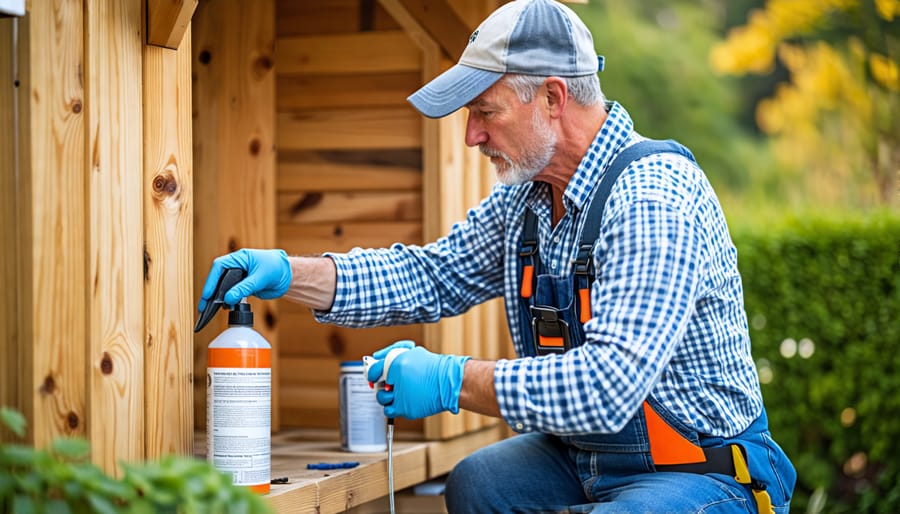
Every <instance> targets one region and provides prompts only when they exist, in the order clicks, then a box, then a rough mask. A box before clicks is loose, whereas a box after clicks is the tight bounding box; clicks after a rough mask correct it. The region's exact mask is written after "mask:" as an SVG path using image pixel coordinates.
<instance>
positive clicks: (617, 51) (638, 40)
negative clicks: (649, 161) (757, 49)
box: [570, 0, 773, 196]
mask: <svg viewBox="0 0 900 514" xmlns="http://www.w3.org/2000/svg"><path fill="white" fill-rule="evenodd" d="M570 6H571V7H572V9H574V10H575V11H577V12H578V14H579V15H580V16H581V17H582V19H583V20H584V21H585V23H586V24H587V25H588V27H589V28H590V29H591V32H592V33H593V34H594V44H595V45H596V47H597V51H598V53H599V54H601V55H603V56H604V58H605V59H606V69H605V71H603V72H602V73H600V81H601V84H602V86H603V92H604V93H605V94H606V96H607V97H608V98H610V99H612V100H617V101H619V102H620V103H622V105H623V106H624V107H625V108H626V109H628V111H629V113H630V114H631V116H632V118H633V119H634V122H635V128H636V130H638V131H639V132H640V133H642V134H643V135H645V136H648V137H653V138H660V139H667V138H673V139H677V140H678V141H680V142H681V143H683V144H685V145H687V146H688V147H689V148H690V149H691V150H692V151H693V152H694V155H695V156H696V157H697V160H698V161H699V162H700V164H701V165H702V166H703V169H704V171H705V172H706V173H707V175H708V176H709V178H710V181H711V182H712V183H713V185H715V186H716V188H717V189H718V190H719V191H720V192H722V193H723V194H725V195H726V196H729V195H730V194H732V193H733V194H737V193H742V192H745V191H746V190H747V189H748V187H750V186H751V184H752V182H753V181H754V180H757V179H760V178H761V177H764V176H765V175H766V174H768V175H772V172H771V169H772V168H773V163H772V161H771V158H770V154H769V152H768V151H767V149H766V147H765V145H764V144H762V142H761V141H759V139H758V138H757V137H756V135H755V134H754V129H753V128H752V127H747V126H745V125H742V124H741V120H740V118H739V112H740V111H741V109H742V108H743V106H742V104H741V102H742V101H743V99H742V97H741V90H740V89H739V88H738V87H737V86H738V82H739V79H736V78H732V77H723V76H720V75H718V74H716V73H715V72H714V71H713V70H712V69H711V68H710V67H709V62H708V58H707V56H708V54H709V51H710V49H711V48H712V47H713V45H715V44H716V43H717V42H718V41H719V40H720V38H721V30H722V25H723V23H724V16H725V10H724V3H723V0H704V1H702V2H697V1H696V0H682V1H677V2H666V3H663V2H657V1H655V0H642V1H632V2H603V1H592V2H589V3H588V4H583V5H578V4H570Z"/></svg>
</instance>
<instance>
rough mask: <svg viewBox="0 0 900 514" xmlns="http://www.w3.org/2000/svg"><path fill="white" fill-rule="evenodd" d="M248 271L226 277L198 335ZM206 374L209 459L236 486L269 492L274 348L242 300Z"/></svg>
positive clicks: (236, 271)
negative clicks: (256, 326) (254, 321)
mask: <svg viewBox="0 0 900 514" xmlns="http://www.w3.org/2000/svg"><path fill="white" fill-rule="evenodd" d="M245 276H246V272H245V271H244V270H242V269H239V268H228V269H225V270H224V271H223V272H222V276H221V277H220V278H219V283H218V285H216V290H215V292H214V293H213V298H212V299H211V300H210V301H209V302H208V303H207V304H206V308H205V309H204V311H203V314H202V315H201V316H200V319H198V320H197V326H195V327H194V332H199V331H200V330H201V329H203V327H205V326H206V324H207V323H209V321H210V320H211V319H212V318H213V317H214V316H215V314H216V312H217V311H218V310H219V307H222V306H223V305H224V306H225V308H226V309H227V308H228V305H226V304H225V301H224V297H225V292H226V291H228V290H229V289H231V288H232V287H234V286H235V285H236V284H237V283H238V282H240V281H241V280H243V279H244V277H245ZM207 355H208V359H207V371H206V373H207V375H206V455H207V459H208V460H209V462H210V463H212V465H213V466H214V467H215V468H216V469H218V470H219V471H222V472H225V473H230V474H231V475H232V481H233V482H234V483H235V484H236V485H242V486H246V487H249V488H250V489H251V490H253V491H255V492H258V493H268V492H269V487H270V486H269V484H270V478H269V474H270V470H271V448H272V444H271V443H272V432H271V427H272V347H271V346H270V345H269V343H268V341H266V339H265V338H264V337H263V336H262V335H260V334H259V332H257V331H255V330H253V312H251V311H250V304H248V303H244V302H243V301H242V302H241V303H239V304H237V305H235V306H234V308H233V309H232V310H231V312H229V313H228V328H227V329H226V330H225V331H223V332H222V333H221V334H219V335H218V337H216V338H215V339H213V341H212V342H211V343H210V344H209V348H208V354H207Z"/></svg>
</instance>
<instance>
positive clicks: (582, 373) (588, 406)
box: [315, 103, 762, 437]
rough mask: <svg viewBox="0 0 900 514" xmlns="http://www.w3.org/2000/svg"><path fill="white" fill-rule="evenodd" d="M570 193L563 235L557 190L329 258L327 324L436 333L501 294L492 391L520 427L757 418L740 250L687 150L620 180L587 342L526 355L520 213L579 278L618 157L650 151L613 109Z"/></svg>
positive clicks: (501, 191) (555, 260)
mask: <svg viewBox="0 0 900 514" xmlns="http://www.w3.org/2000/svg"><path fill="white" fill-rule="evenodd" d="M608 109H609V116H608V118H607V120H606V122H605V123H604V124H603V126H602V127H601V129H600V131H599V132H598V133H597V135H596V137H595V139H594V141H593V143H592V144H591V146H590V148H589V149H588V151H587V153H586V154H585V156H584V157H583V159H582V161H581V163H580V164H579V166H578V169H576V170H575V174H574V175H573V177H572V179H571V180H570V181H569V185H568V187H567V188H566V190H565V192H564V198H563V204H564V206H565V211H566V212H565V215H564V216H563V217H562V219H561V220H560V221H559V222H558V224H557V225H556V226H552V219H551V217H552V213H551V192H550V188H549V186H548V185H547V184H545V183H542V182H530V183H527V184H524V185H519V186H506V185H502V184H497V185H495V186H494V188H493V190H492V191H491V193H490V195H489V196H488V197H487V198H485V199H484V200H482V202H481V203H480V205H478V206H477V207H475V208H473V209H470V210H469V212H468V215H467V217H466V219H465V221H461V222H459V223H457V224H455V225H454V226H453V227H452V229H451V230H450V232H449V234H447V235H446V236H445V237H443V238H441V239H439V240H437V241H435V242H433V243H431V244H428V245H425V246H413V245H401V244H394V245H393V246H391V247H390V248H387V249H359V248H356V249H353V250H351V251H350V252H348V253H346V254H328V255H329V256H331V257H332V259H334V262H335V265H336V266H337V275H338V278H337V291H336V294H335V298H334V304H333V306H332V308H331V310H330V311H328V312H316V313H315V314H316V318H317V319H318V320H319V321H324V322H331V323H338V324H342V325H345V326H354V327H367V326H376V325H386V324H401V323H423V322H434V321H437V320H438V319H440V318H442V317H445V316H455V315H457V314H460V313H463V312H465V311H466V310H468V309H469V308H470V307H472V306H474V305H477V304H479V303H482V302H484V301H486V300H489V299H491V298H495V297H497V296H499V295H503V296H504V298H505V302H506V311H507V317H508V319H509V320H513V321H511V322H510V323H509V328H510V332H511V334H512V339H513V342H514V344H515V347H516V352H517V354H518V355H519V356H520V358H518V359H514V360H500V361H498V362H497V366H496V369H495V372H494V386H495V389H496V393H497V401H498V403H499V405H500V411H501V414H502V415H503V418H504V419H505V420H506V421H507V422H508V423H509V424H510V426H511V427H513V428H514V429H515V430H516V431H519V432H527V431H542V432H547V433H553V434H557V435H577V434H587V433H608V432H616V431H618V430H619V429H620V428H621V427H623V426H624V425H625V423H626V422H627V421H628V420H629V419H630V418H631V417H632V416H633V415H634V414H635V413H636V412H637V410H638V408H639V407H640V405H641V403H642V401H643V400H644V399H645V398H646V397H647V396H648V395H651V394H652V395H653V396H654V397H655V398H656V399H657V400H658V401H660V402H661V403H662V405H663V406H664V407H666V408H667V409H668V410H669V411H670V412H671V413H672V414H674V415H675V416H677V417H678V419H680V420H682V421H683V422H684V423H685V424H686V425H688V426H690V427H693V428H695V429H696V430H698V431H699V432H701V433H705V434H709V435H713V436H724V437H728V436H733V435H735V434H737V433H739V432H741V431H742V430H743V429H744V428H746V427H747V426H748V425H749V424H750V422H751V421H752V420H753V419H755V418H756V417H757V416H758V415H759V414H760V412H761V409H762V397H761V395H760V390H759V382H758V378H757V374H756V368H755V366H754V363H753V360H752V357H751V354H750V339H749V336H748V331H747V321H746V314H745V311H744V304H743V291H742V286H741V277H740V275H739V274H738V268H737V252H736V250H735V248H734V245H733V243H732V241H731V238H730V236H729V233H728V227H727V226H726V223H725V218H724V216H723V214H722V209H721V206H720V205H719V202H718V199H717V198H716V195H715V193H714V192H713V189H712V187H711V186H710V184H709V182H708V181H707V179H706V177H705V176H704V174H703V172H702V170H701V169H700V168H699V167H698V166H697V165H696V164H694V163H692V162H691V161H690V160H688V159H686V158H684V157H682V156H680V155H676V154H669V153H665V154H658V155H653V156H650V157H646V158H642V159H638V160H637V161H635V162H633V163H632V164H631V165H630V166H629V167H628V168H626V169H625V171H623V173H622V175H621V176H620V177H619V179H618V180H617V181H616V183H615V185H614V187H613V190H612V192H611V194H610V197H609V200H608V202H607V204H606V211H605V213H604V216H603V221H602V224H601V228H600V235H599V244H598V245H596V247H595V254H594V265H595V268H596V269H597V270H598V275H599V276H600V277H601V278H600V279H599V280H597V281H595V282H594V284H593V285H592V289H591V309H592V316H593V317H592V318H591V319H590V320H589V321H588V322H587V323H585V325H584V330H585V335H586V341H587V342H586V343H585V344H584V345H582V346H580V347H578V348H575V349H573V350H570V351H569V352H566V353H565V354H563V355H550V356H543V357H521V356H522V355H525V353H524V352H523V344H524V340H523V337H522V334H521V329H520V327H519V325H518V323H517V322H516V321H515V320H517V319H518V311H517V309H519V308H520V306H519V298H518V294H519V285H520V277H519V276H517V258H518V250H519V241H520V238H521V234H522V228H523V226H522V225H523V219H524V216H523V212H524V209H525V208H526V206H528V207H530V208H532V209H533V210H534V211H535V214H536V215H537V217H538V232H539V245H540V255H541V260H542V263H543V265H544V266H545V270H546V272H549V273H553V274H560V275H566V274H571V273H572V264H573V261H574V259H575V253H576V250H577V248H576V247H577V244H578V240H579V237H580V230H581V226H582V224H583V222H584V219H585V215H586V213H585V211H584V210H583V209H584V207H585V204H586V203H587V202H588V201H589V199H590V197H591V193H592V192H593V189H594V187H595V186H596V185H597V184H598V183H599V182H600V179H601V177H602V176H603V173H604V170H605V169H606V167H607V166H608V165H609V163H610V162H611V161H612V160H613V159H614V158H615V157H616V155H618V154H619V152H621V151H622V149H624V148H626V147H628V146H630V145H632V144H634V143H635V142H637V141H639V140H641V139H643V138H642V137H641V136H640V135H638V134H637V133H636V132H635V131H634V129H633V123H632V121H631V117H630V116H629V115H628V113H627V112H626V111H625V109H624V108H623V107H622V106H620V105H619V104H618V103H611V104H610V105H609V106H608Z"/></svg>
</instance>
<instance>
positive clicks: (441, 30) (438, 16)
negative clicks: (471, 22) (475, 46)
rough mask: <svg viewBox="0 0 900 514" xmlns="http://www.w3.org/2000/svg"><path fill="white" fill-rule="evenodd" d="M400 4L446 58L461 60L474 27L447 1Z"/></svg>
mask: <svg viewBox="0 0 900 514" xmlns="http://www.w3.org/2000/svg"><path fill="white" fill-rule="evenodd" d="M400 4H402V5H403V7H404V8H405V9H406V10H407V12H409V14H410V16H412V17H413V18H414V19H415V20H416V22H418V23H419V25H421V26H422V28H423V29H425V31H426V32H427V33H428V34H429V35H430V36H431V38H432V39H434V40H435V41H436V42H437V43H438V44H439V45H440V47H441V50H442V51H443V53H444V55H445V56H446V57H448V58H449V59H450V60H452V61H454V62H455V61H457V60H459V57H460V56H461V55H462V53H463V50H465V49H466V44H468V42H469V35H471V34H472V30H473V27H469V26H468V25H466V23H465V22H463V20H462V19H460V17H459V16H457V14H456V11H454V10H453V8H452V7H450V6H449V5H448V4H447V2H446V1H445V0H400Z"/></svg>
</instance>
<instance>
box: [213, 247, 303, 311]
mask: <svg viewBox="0 0 900 514" xmlns="http://www.w3.org/2000/svg"><path fill="white" fill-rule="evenodd" d="M225 268H241V269H243V270H244V271H246V272H247V278H245V279H244V280H242V281H240V282H238V283H237V284H236V285H235V286H234V287H232V288H231V289H229V290H228V292H226V293H225V297H224V301H225V303H226V304H228V305H232V306H234V305H236V304H237V303H238V302H240V301H241V300H242V299H244V298H246V297H248V296H250V295H255V296H256V297H258V298H262V299H263V300H271V299H273V298H278V297H280V296H282V295H283V294H284V293H286V292H287V290H288V288H289V287H290V286H291V264H290V262H289V261H288V256H287V253H285V252H284V250H252V249H246V248H245V249H243V250H238V251H236V252H232V253H229V254H228V255H223V256H221V257H218V258H216V260H214V261H213V264H212V267H211V268H210V270H209V274H208V275H207V276H206V284H205V285H204V286H203V293H202V294H201V295H200V304H199V305H198V306H197V310H199V311H200V312H203V309H205V308H206V302H208V301H209V300H210V299H211V298H212V296H213V293H214V292H215V291H216V284H218V283H219V277H220V276H222V271H223V270H224V269H225Z"/></svg>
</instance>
